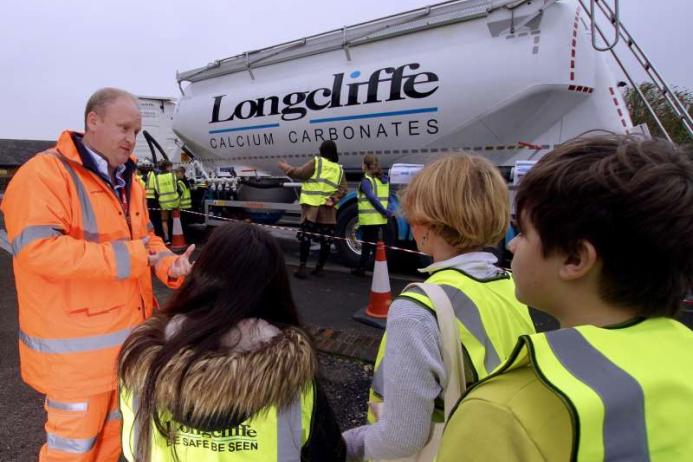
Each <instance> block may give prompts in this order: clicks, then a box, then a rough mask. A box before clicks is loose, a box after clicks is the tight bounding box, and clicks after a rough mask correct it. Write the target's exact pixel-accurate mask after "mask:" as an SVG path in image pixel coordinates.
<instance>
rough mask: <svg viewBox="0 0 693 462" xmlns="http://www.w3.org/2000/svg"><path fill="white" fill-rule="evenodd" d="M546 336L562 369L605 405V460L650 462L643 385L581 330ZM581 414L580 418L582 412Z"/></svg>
mask: <svg viewBox="0 0 693 462" xmlns="http://www.w3.org/2000/svg"><path fill="white" fill-rule="evenodd" d="M544 335H545V337H546V340H547V342H548V344H549V346H550V347H551V350H552V351H553V354H554V355H555V356H556V357H557V358H558V361H559V362H560V363H561V365H562V366H563V367H564V368H565V369H566V370H567V371H568V372H570V373H571V374H572V375H573V376H574V377H575V378H577V379H578V380H579V381H581V382H582V383H584V384H585V385H587V386H588V387H589V388H591V389H592V390H594V392H595V393H596V394H597V396H598V397H599V399H601V401H602V403H603V406H604V418H603V425H604V427H603V431H602V432H601V435H602V438H603V440H602V444H603V447H604V460H629V461H631V460H632V461H649V460H650V456H649V449H648V442H647V426H646V422H645V396H644V393H643V390H642V386H641V385H640V383H638V381H637V380H636V379H635V378H633V377H632V376H631V375H630V374H628V373H627V372H626V371H624V370H623V369H621V368H620V367H619V366H617V365H616V364H614V363H613V362H612V361H611V360H609V358H607V357H606V356H604V354H603V353H602V352H600V351H599V350H597V349H596V348H595V347H594V346H593V345H592V344H591V343H589V342H588V341H587V340H586V339H585V337H584V336H583V335H582V334H581V333H580V332H579V331H578V330H576V329H574V328H573V329H561V330H558V331H553V332H548V333H546V334H544ZM577 412H578V416H579V415H580V410H579V408H578V411H577ZM583 424H584V422H583ZM581 426H582V425H581ZM579 451H580V449H579V448H578V452H579Z"/></svg>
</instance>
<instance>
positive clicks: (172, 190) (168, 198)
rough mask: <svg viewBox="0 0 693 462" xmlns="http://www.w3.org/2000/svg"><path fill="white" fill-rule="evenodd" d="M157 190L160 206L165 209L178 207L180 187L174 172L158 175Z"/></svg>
mask: <svg viewBox="0 0 693 462" xmlns="http://www.w3.org/2000/svg"><path fill="white" fill-rule="evenodd" d="M156 192H157V193H158V194H159V206H161V208H162V209H164V210H173V209H175V208H178V189H176V175H175V174H173V173H172V172H169V173H159V174H158V175H157V176H156Z"/></svg>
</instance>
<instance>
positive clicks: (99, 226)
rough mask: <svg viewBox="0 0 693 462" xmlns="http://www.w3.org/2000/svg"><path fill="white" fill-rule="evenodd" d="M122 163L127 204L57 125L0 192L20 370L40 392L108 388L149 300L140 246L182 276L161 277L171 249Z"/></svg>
mask: <svg viewBox="0 0 693 462" xmlns="http://www.w3.org/2000/svg"><path fill="white" fill-rule="evenodd" d="M126 167H127V168H126V171H125V173H124V175H123V178H124V179H126V181H127V185H126V191H127V194H126V199H127V201H126V203H127V206H126V205H124V204H123V202H125V201H122V199H121V198H119V197H118V196H116V193H115V192H114V190H113V189H112V188H111V186H110V184H108V182H107V181H106V179H104V178H103V177H101V176H100V174H99V173H97V170H96V167H95V166H94V165H93V160H92V159H91V157H90V156H89V154H88V153H87V152H86V150H85V148H84V146H83V145H82V142H81V135H80V134H78V133H74V132H68V131H65V132H63V133H62V134H61V136H60V139H59V140H58V143H57V145H56V146H55V147H54V148H52V149H49V150H47V151H44V152H42V153H39V154H37V155H36V156H34V157H33V158H32V159H31V160H29V161H28V162H27V163H26V164H25V165H23V166H22V167H21V168H20V169H19V170H18V171H17V173H16V174H15V176H14V178H13V179H12V181H11V182H10V184H9V186H8V187H7V191H6V192H5V196H4V199H3V201H2V211H3V213H4V215H5V226H6V227H7V235H8V239H9V241H10V242H11V243H12V251H13V255H14V258H13V264H14V274H15V280H16V286H17V299H18V303H19V356H20V363H21V373H22V378H23V379H24V381H25V382H26V383H28V384H29V385H31V386H32V387H34V388H35V389H36V390H38V391H39V392H42V393H45V394H48V395H54V396H61V397H70V396H75V397H84V396H90V395H95V394H98V393H103V392H106V391H109V390H115V389H116V386H117V380H116V358H117V355H118V352H119V350H120V346H121V344H122V343H123V341H124V340H125V339H126V337H127V336H128V334H129V333H130V331H131V330H132V329H133V328H134V327H135V326H137V325H138V324H140V323H141V322H142V321H143V320H145V319H146V318H148V317H149V316H150V315H151V313H152V310H153V308H154V306H153V305H154V303H155V301H154V295H153V292H152V279H151V270H150V267H149V266H148V258H147V257H148V254H149V250H152V251H155V252H167V253H170V255H169V256H166V257H164V258H162V259H161V260H160V261H159V263H158V264H157V266H156V268H155V272H156V275H157V276H158V277H159V278H160V279H161V280H162V281H164V283H166V284H168V285H169V286H170V287H177V286H179V285H180V284H181V283H182V281H183V279H182V278H178V279H174V280H169V278H168V270H169V267H170V266H171V265H172V264H173V262H174V260H175V258H176V257H175V255H174V254H173V253H171V252H170V251H168V250H167V249H166V247H165V246H164V243H163V242H162V241H161V239H160V238H159V237H157V236H155V235H154V233H153V232H152V226H151V223H150V222H149V215H148V213H147V206H146V197H145V191H144V188H143V187H142V186H141V185H140V183H138V182H137V181H134V180H133V178H132V175H133V172H134V169H135V165H134V162H133V159H132V158H131V159H130V160H128V162H127V163H126ZM126 209H128V210H129V213H128V214H127V217H126V216H125V213H124V211H125V210H126ZM145 237H148V238H149V241H148V244H146V245H145V240H144V238H145ZM147 246H148V248H147Z"/></svg>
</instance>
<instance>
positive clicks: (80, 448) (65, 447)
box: [46, 433, 96, 454]
mask: <svg viewBox="0 0 693 462" xmlns="http://www.w3.org/2000/svg"><path fill="white" fill-rule="evenodd" d="M46 435H47V437H48V438H47V443H48V448H49V449H54V450H58V451H63V452H72V453H75V454H82V453H85V452H89V451H91V449H92V448H93V447H94V443H96V437H95V436H94V437H91V438H65V437H63V436H58V435H56V434H55V433H46Z"/></svg>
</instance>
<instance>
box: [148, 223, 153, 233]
mask: <svg viewBox="0 0 693 462" xmlns="http://www.w3.org/2000/svg"><path fill="white" fill-rule="evenodd" d="M147 231H154V225H153V224H152V222H151V221H150V222H148V223H147Z"/></svg>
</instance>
